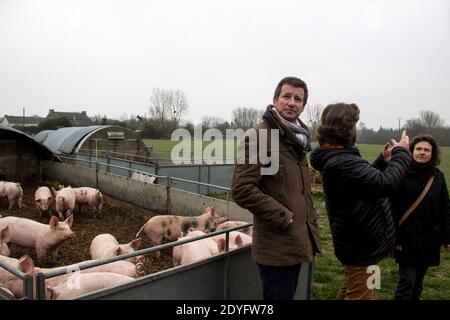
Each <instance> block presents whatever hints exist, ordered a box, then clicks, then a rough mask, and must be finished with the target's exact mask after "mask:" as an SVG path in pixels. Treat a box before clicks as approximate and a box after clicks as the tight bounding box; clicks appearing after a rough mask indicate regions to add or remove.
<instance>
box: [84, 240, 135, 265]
mask: <svg viewBox="0 0 450 320" xmlns="http://www.w3.org/2000/svg"><path fill="white" fill-rule="evenodd" d="M141 241H142V239H141V238H138V239H134V240H133V241H131V242H129V243H126V244H119V242H118V241H117V240H116V238H114V236H113V235H111V234H108V233H103V234H99V235H98V236H96V237H95V238H94V239H93V240H92V243H91V247H90V252H91V258H92V259H94V260H100V259H106V258H110V257H115V256H120V255H121V254H124V253H130V252H134V251H136V250H138V249H139V247H140V245H141ZM143 260H144V256H136V257H132V258H129V259H127V261H129V262H132V263H134V264H136V263H138V262H140V261H143Z"/></svg>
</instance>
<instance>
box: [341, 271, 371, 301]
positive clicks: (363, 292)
mask: <svg viewBox="0 0 450 320" xmlns="http://www.w3.org/2000/svg"><path fill="white" fill-rule="evenodd" d="M344 273H345V274H344V280H343V281H342V285H341V289H340V290H339V293H338V295H337V297H336V299H337V300H371V299H372V298H373V289H369V287H368V286H367V279H368V278H369V277H370V276H371V274H370V273H367V266H363V267H359V266H358V267H355V266H344Z"/></svg>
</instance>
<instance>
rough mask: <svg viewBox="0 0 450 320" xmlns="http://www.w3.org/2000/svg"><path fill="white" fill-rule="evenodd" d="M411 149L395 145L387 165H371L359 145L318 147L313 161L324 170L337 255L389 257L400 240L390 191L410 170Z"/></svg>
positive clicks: (350, 260)
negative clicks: (363, 157)
mask: <svg viewBox="0 0 450 320" xmlns="http://www.w3.org/2000/svg"><path fill="white" fill-rule="evenodd" d="M410 162H411V154H410V152H409V151H408V150H406V149H404V148H400V147H396V148H394V149H393V151H392V159H391V161H390V162H389V163H388V164H386V163H385V162H384V161H383V159H382V158H381V155H380V157H378V159H377V160H375V162H374V163H373V164H372V165H369V163H368V162H367V161H366V160H364V159H362V158H361V155H360V153H359V150H358V149H357V148H356V147H346V148H336V149H334V148H333V149H328V148H323V147H318V148H316V149H315V150H314V151H313V152H312V154H311V164H312V166H313V167H314V168H315V169H316V170H318V171H320V174H321V177H322V184H323V189H324V193H325V199H326V208H327V212H328V217H329V221H330V227H331V233H332V235H333V244H334V251H335V254H336V257H337V258H338V259H339V261H340V262H341V263H342V264H344V265H351V266H368V265H372V264H376V263H378V262H379V261H380V260H381V259H382V258H384V257H385V256H386V255H387V254H388V253H389V251H390V250H391V248H392V246H393V245H394V242H395V225H394V220H393V217H392V213H391V210H390V205H389V200H388V198H387V197H388V196H389V195H390V193H391V192H392V191H393V190H394V189H395V188H397V187H398V186H399V184H400V182H401V179H402V178H403V177H404V176H405V174H406V172H407V171H408V168H409V164H410Z"/></svg>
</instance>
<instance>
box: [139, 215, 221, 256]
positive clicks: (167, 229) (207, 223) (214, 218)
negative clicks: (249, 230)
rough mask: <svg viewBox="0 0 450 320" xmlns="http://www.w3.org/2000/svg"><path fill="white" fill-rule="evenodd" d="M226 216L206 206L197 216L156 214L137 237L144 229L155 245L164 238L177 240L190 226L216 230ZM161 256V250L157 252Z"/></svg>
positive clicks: (201, 229)
mask: <svg viewBox="0 0 450 320" xmlns="http://www.w3.org/2000/svg"><path fill="white" fill-rule="evenodd" d="M225 220H226V218H225V217H221V216H220V215H218V214H216V213H215V212H214V208H211V207H206V208H205V212H204V213H203V214H202V215H200V216H197V217H184V216H174V215H160V216H154V217H152V218H150V220H148V221H147V223H146V224H144V225H143V226H142V227H141V229H140V230H139V232H138V233H137V234H136V238H137V237H138V236H139V235H140V234H141V233H142V231H144V233H145V234H146V235H147V237H148V238H149V239H150V241H151V242H152V243H153V245H159V244H161V243H162V241H163V239H165V240H168V241H175V240H177V239H178V238H179V237H180V236H181V235H182V234H186V233H187V230H188V229H189V228H192V229H195V230H200V231H205V232H208V231H210V230H214V229H215V228H216V227H217V226H218V225H219V224H220V223H222V222H224V221H225ZM156 256H157V257H159V252H156Z"/></svg>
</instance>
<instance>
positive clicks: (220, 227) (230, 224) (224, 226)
mask: <svg viewBox="0 0 450 320" xmlns="http://www.w3.org/2000/svg"><path fill="white" fill-rule="evenodd" d="M247 223H248V222H245V221H225V222H224V223H221V224H219V225H218V226H217V228H216V230H215V231H219V230H223V229H228V228H233V227H239V226H243V225H245V224H247ZM239 231H240V232H243V233H245V234H247V235H249V236H250V237H251V236H252V235H253V228H252V227H247V228H244V229H239Z"/></svg>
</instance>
